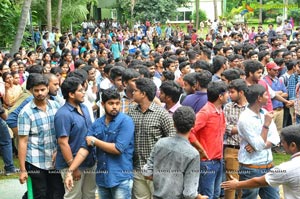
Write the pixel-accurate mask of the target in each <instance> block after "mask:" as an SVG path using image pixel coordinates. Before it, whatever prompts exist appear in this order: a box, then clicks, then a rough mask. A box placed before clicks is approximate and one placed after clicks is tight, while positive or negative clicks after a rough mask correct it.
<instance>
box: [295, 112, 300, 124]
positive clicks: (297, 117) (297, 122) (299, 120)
mask: <svg viewBox="0 0 300 199" xmlns="http://www.w3.org/2000/svg"><path fill="white" fill-rule="evenodd" d="M296 124H300V115H298V114H296Z"/></svg>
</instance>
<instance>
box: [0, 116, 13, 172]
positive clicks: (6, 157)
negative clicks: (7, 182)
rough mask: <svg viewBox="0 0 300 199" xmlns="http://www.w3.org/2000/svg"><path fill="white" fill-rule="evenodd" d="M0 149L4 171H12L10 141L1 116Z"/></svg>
mask: <svg viewBox="0 0 300 199" xmlns="http://www.w3.org/2000/svg"><path fill="white" fill-rule="evenodd" d="M0 151H1V153H2V157H3V161H4V165H5V166H4V169H5V171H6V172H14V171H15V166H14V162H13V153H12V141H11V137H10V135H9V131H8V127H7V125H6V122H5V121H4V120H3V119H2V118H0Z"/></svg>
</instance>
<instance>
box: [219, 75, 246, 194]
mask: <svg viewBox="0 0 300 199" xmlns="http://www.w3.org/2000/svg"><path fill="white" fill-rule="evenodd" d="M246 89H247V84H246V82H245V81H244V80H243V79H235V80H232V81H231V82H230V84H229V86H228V90H229V97H230V99H231V102H229V103H227V104H226V105H225V106H224V114H225V118H226V131H225V137H224V161H225V169H226V180H230V179H231V178H230V177H229V176H230V175H232V176H234V177H235V178H237V179H238V178H239V175H238V170H239V161H238V153H239V148H240V139H239V134H238V130H237V122H238V120H239V117H240V113H241V112H242V111H244V110H245V109H246V106H247V104H248V102H247V99H246V97H245V91H246ZM240 193H241V192H240ZM238 195H241V194H239V193H236V191H235V190H225V199H233V198H236V197H237V196H238Z"/></svg>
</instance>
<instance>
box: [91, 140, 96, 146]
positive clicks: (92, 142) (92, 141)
mask: <svg viewBox="0 0 300 199" xmlns="http://www.w3.org/2000/svg"><path fill="white" fill-rule="evenodd" d="M91 146H92V147H94V146H95V139H92V140H91Z"/></svg>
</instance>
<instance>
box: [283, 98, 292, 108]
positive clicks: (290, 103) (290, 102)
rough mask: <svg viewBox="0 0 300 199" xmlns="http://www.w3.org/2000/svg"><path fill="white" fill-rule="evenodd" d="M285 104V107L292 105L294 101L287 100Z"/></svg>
mask: <svg viewBox="0 0 300 199" xmlns="http://www.w3.org/2000/svg"><path fill="white" fill-rule="evenodd" d="M285 106H286V107H287V108H290V107H293V106H294V101H293V100H290V101H288V102H287V103H285Z"/></svg>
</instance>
